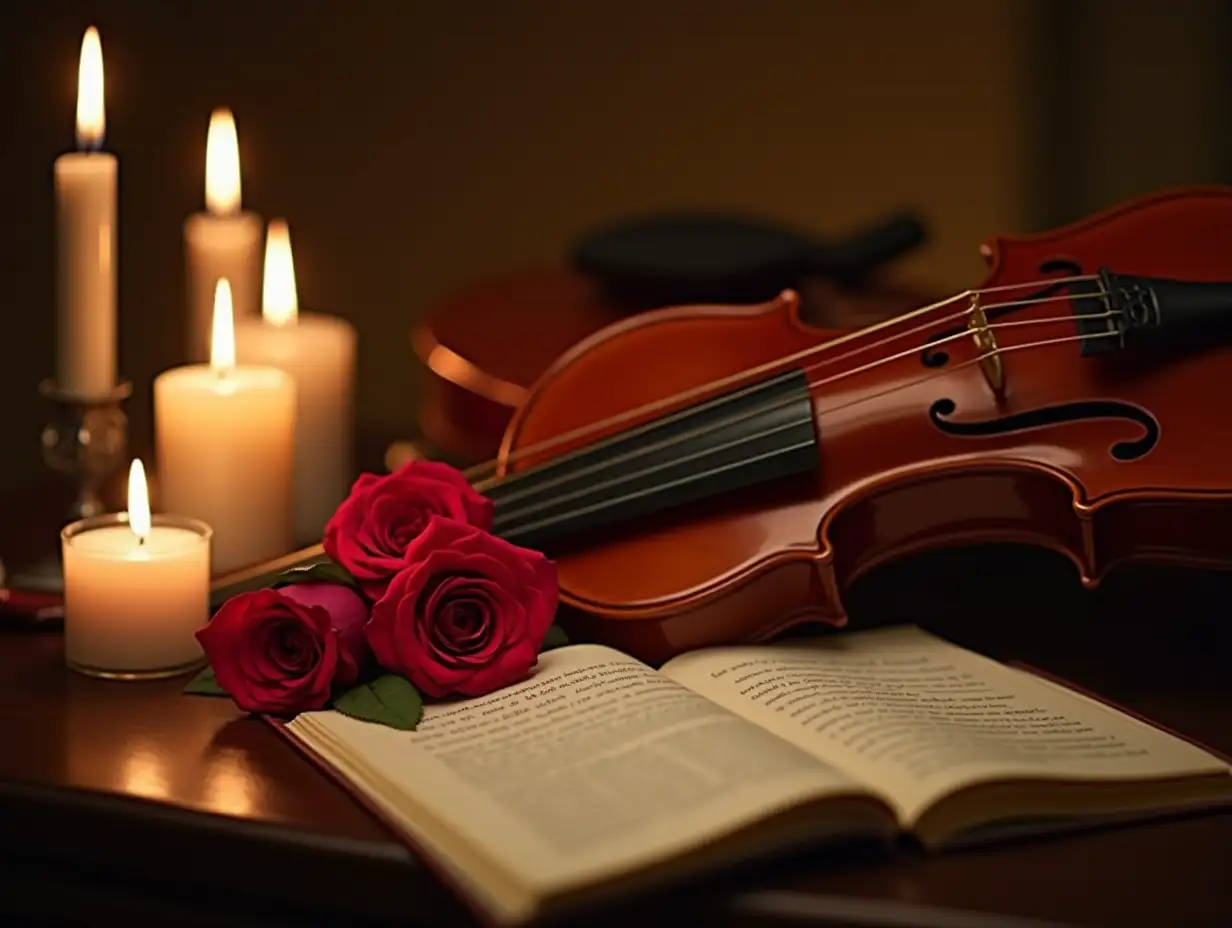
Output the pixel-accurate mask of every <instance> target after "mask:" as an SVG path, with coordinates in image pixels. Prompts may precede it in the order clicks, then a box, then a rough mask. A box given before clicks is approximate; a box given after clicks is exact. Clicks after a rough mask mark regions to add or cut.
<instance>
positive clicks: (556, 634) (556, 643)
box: [539, 625, 569, 653]
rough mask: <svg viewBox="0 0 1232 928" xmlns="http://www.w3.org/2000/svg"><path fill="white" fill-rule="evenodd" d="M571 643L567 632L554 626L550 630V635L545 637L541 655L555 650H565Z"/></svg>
mask: <svg viewBox="0 0 1232 928" xmlns="http://www.w3.org/2000/svg"><path fill="white" fill-rule="evenodd" d="M568 643H569V636H568V635H566V634H565V630H564V629H563V628H561V627H560V626H559V625H553V626H552V627H551V628H549V629H548V633H547V634H546V635H544V636H543V647H541V648H540V649H539V651H540V653H542V652H544V651H551V650H552V649H553V648H563V647H564V646H565V645H567V644H568Z"/></svg>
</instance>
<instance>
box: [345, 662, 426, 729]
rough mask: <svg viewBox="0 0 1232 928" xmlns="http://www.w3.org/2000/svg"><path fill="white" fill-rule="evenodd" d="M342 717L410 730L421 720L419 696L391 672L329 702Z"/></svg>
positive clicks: (403, 679)
mask: <svg viewBox="0 0 1232 928" xmlns="http://www.w3.org/2000/svg"><path fill="white" fill-rule="evenodd" d="M333 707H334V708H335V709H337V710H338V711H339V712H341V713H342V714H343V715H349V716H350V717H351V718H353V719H359V720H360V721H361V722H378V723H379V724H381V725H388V726H389V727H390V728H397V729H399V730H401V731H414V730H415V727H416V726H417V725H418V724H419V720H420V719H421V718H423V697H422V696H420V695H419V690H417V689H415V687H414V686H413V685H411V682H410V681H409V680H407V679H406V678H405V677H399V676H396V675H394V674H391V673H387V674H385V675H384V676H380V677H377V678H376V679H375V680H371V681H369V682H368V683H361V684H360V685H359V686H356V687H353V688H352V689H349V690H347V691H346V692H345V693H343V694H342V695H340V696H338V697H337V698H335V699H334V701H333Z"/></svg>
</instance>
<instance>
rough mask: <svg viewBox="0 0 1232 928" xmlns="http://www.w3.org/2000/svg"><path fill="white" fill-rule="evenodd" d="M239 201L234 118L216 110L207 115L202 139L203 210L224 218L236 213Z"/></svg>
mask: <svg viewBox="0 0 1232 928" xmlns="http://www.w3.org/2000/svg"><path fill="white" fill-rule="evenodd" d="M242 199H243V197H242V193H241V183H240V142H239V136H238V135H237V133H236V131H235V117H234V116H232V115H231V111H230V110H229V109H227V108H226V107H219V108H218V109H216V110H214V112H213V113H211V114H210V129H209V132H208V133H206V137H205V206H206V209H208V210H209V211H210V212H211V213H214V214H215V215H227V214H229V213H235V212H238V211H239V208H240V203H241V201H242Z"/></svg>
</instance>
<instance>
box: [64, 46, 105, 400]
mask: <svg viewBox="0 0 1232 928" xmlns="http://www.w3.org/2000/svg"><path fill="white" fill-rule="evenodd" d="M103 96H104V95H103V50H102V46H101V45H100V43H99V38H98V30H97V29H95V28H94V27H93V26H91V27H90V28H89V29H87V30H86V34H85V37H84V38H83V39H82V40H81V57H80V60H79V62H78V66H77V151H74V152H69V153H67V154H64V155H61V156H60V157H59V158H57V159H56V162H55V167H54V171H53V174H54V178H55V202H56V296H57V319H56V326H57V328H56V380H57V386H58V387H59V389H60V390H62V391H64V392H66V393H77V394H82V395H87V396H101V395H103V394H107V393H110V392H111V391H112V389H114V388H115V379H116V374H115V370H116V271H115V267H116V265H115V261H116V176H117V173H118V163H117V160H116V156H115V155H113V154H111V153H110V152H105V151H102V150H101V148H102V144H103V135H104V131H105V129H106V123H107V118H106V113H105V110H104V105H103Z"/></svg>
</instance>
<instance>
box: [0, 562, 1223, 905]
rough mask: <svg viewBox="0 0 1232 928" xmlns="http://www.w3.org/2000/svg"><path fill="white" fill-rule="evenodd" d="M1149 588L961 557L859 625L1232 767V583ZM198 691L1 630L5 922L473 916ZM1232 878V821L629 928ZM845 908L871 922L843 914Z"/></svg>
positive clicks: (1034, 852) (919, 570) (1062, 842)
mask: <svg viewBox="0 0 1232 928" xmlns="http://www.w3.org/2000/svg"><path fill="white" fill-rule="evenodd" d="M4 555H5V552H4V551H3V550H0V556H4ZM1126 576H1127V577H1129V578H1130V580H1129V581H1126V582H1121V581H1120V580H1118V579H1116V578H1114V581H1113V582H1112V583H1111V585H1110V586H1109V588H1107V589H1105V590H1103V591H1102V592H1101V593H1100V594H1099V595H1098V596H1096V597H1091V596H1090V595H1089V594H1084V593H1082V592H1081V591H1080V590H1078V588H1077V585H1076V582H1075V580H1074V578H1073V575H1072V571H1071V570H1070V568H1069V566H1068V565H1067V564H1064V563H1061V562H1060V561H1059V560H1058V559H1053V558H1051V556H1049V555H1044V554H1039V553H1032V552H1023V551H1017V550H1014V549H1009V550H1008V551H1002V552H1000V553H998V552H994V551H986V552H974V553H971V552H967V553H964V554H963V555H962V556H961V557H958V556H952V555H943V556H940V557H930V558H922V559H918V560H916V561H913V562H910V563H908V564H905V565H901V566H899V567H891V568H888V569H886V570H883V571H881V572H879V573H878V574H876V575H874V576H872V577H870V578H869V579H868V581H867V582H865V583H863V584H861V586H860V587H859V588H858V589H857V590H856V591H854V594H853V614H854V616H855V617H856V619H857V621H863V622H868V621H872V619H871V617H873V616H880V617H891V618H899V619H910V620H917V621H920V622H921V623H922V624H924V625H925V626H926V627H929V628H932V629H933V630H935V631H939V632H941V633H943V634H946V635H949V636H950V637H952V638H954V639H955V640H957V641H959V642H961V643H964V644H968V645H970V646H973V647H976V648H977V649H980V650H982V651H984V652H986V653H989V654H992V655H993V656H995V657H998V658H1002V659H1007V658H1018V659H1024V660H1027V661H1029V662H1031V663H1034V664H1036V665H1037V666H1041V667H1043V668H1045V669H1048V670H1051V671H1053V672H1055V673H1058V674H1060V675H1062V676H1065V677H1067V678H1069V679H1072V680H1075V681H1077V682H1079V683H1082V684H1084V685H1086V686H1088V687H1091V688H1093V689H1096V690H1098V691H1099V692H1101V693H1103V694H1104V695H1106V696H1108V697H1111V698H1113V699H1115V700H1118V701H1120V702H1122V703H1124V704H1126V705H1129V706H1131V707H1133V708H1135V709H1137V710H1139V711H1141V712H1143V713H1146V714H1148V715H1150V716H1152V717H1154V718H1155V719H1157V720H1159V721H1161V722H1163V723H1165V724H1167V725H1170V726H1172V727H1174V728H1176V729H1179V730H1181V731H1183V732H1185V733H1187V734H1190V735H1193V736H1195V737H1197V738H1199V739H1203V740H1205V741H1206V742H1207V743H1209V744H1211V745H1212V746H1213V747H1216V748H1219V749H1222V750H1224V751H1227V752H1232V685H1230V684H1229V680H1230V678H1232V622H1229V621H1228V620H1227V619H1226V618H1225V616H1226V614H1227V612H1228V611H1229V610H1228V607H1227V605H1226V604H1227V603H1230V602H1232V597H1230V596H1229V592H1230V591H1229V583H1228V581H1227V580H1226V578H1222V577H1211V576H1208V575H1204V574H1188V573H1186V574H1179V573H1167V572H1161V573H1160V574H1158V575H1156V574H1154V573H1142V572H1138V573H1135V574H1133V575H1126ZM1220 599H1222V605H1221V603H1220ZM1221 613H1222V614H1223V615H1221ZM182 684H183V681H169V682H159V683H139V684H124V683H107V682H102V681H95V680H90V679H86V678H83V677H79V676H76V675H73V674H71V673H69V672H68V671H66V670H65V669H64V668H63V666H62V641H61V638H60V635H59V634H58V633H56V632H29V631H17V630H13V629H9V630H3V631H0V739H2V742H0V743H2V744H3V745H4V747H3V750H0V923H17V924H23V925H24V924H37V923H38V922H37V921H36V920H34V917H35V916H36V915H39V914H40V913H42V914H43V915H48V914H50V913H56V914H65V915H67V916H68V917H70V918H72V919H78V918H80V919H82V920H83V923H89V924H98V923H100V922H101V921H102V919H103V918H104V917H105V916H107V915H111V916H127V917H129V918H132V917H134V916H136V917H140V918H142V919H143V920H144V922H145V923H148V924H159V925H162V924H181V923H183V924H193V925H214V924H217V925H228V926H237V925H247V924H262V925H279V924H288V925H291V924H294V925H314V924H330V923H335V924H336V923H345V924H347V925H354V926H362V925H386V924H403V925H409V924H417V925H418V924H443V923H457V922H460V921H461V922H464V921H465V916H464V914H463V913H462V911H461V909H460V908H459V907H458V906H457V905H456V903H455V902H454V900H452V899H451V898H450V897H449V896H448V895H446V894H445V893H444V892H443V891H442V890H441V889H440V888H439V887H438V886H437V885H436V884H435V883H434V882H433V881H432V880H431V879H430V878H429V877H428V876H427V875H426V874H425V872H424V871H423V870H422V869H420V868H419V867H418V866H417V864H416V863H415V861H414V860H413V859H412V857H411V856H410V855H409V854H408V852H407V851H406V850H405V849H404V848H403V847H402V846H401V845H400V844H398V843H397V842H396V841H395V840H394V838H393V837H392V835H390V834H389V833H388V832H387V831H386V830H385V829H384V828H383V827H382V826H381V825H380V824H378V823H377V822H375V821H374V820H373V819H371V818H370V817H369V816H368V815H367V814H366V813H365V812H364V811H362V810H361V809H360V808H359V807H358V806H357V805H356V804H355V803H353V802H352V801H351V800H350V799H349V798H348V797H347V796H346V795H345V794H344V793H342V792H341V791H340V790H338V789H337V788H336V787H335V786H333V785H332V784H331V783H330V782H329V781H328V780H327V779H326V778H325V777H324V776H323V775H322V774H320V773H319V772H317V771H316V770H315V769H314V768H313V767H311V766H310V765H309V764H307V763H306V762H304V761H302V760H301V759H300V758H299V756H298V755H297V754H295V753H294V751H293V750H292V749H291V748H290V747H288V746H287V745H286V744H284V743H283V742H282V741H281V740H280V739H279V738H278V737H277V736H276V735H275V734H274V733H273V732H272V731H270V730H269V729H267V728H266V727H265V726H264V724H263V723H261V722H259V721H255V720H251V719H246V718H243V717H242V716H241V714H240V713H239V712H238V711H237V710H236V709H235V708H234V706H233V705H232V704H231V703H230V701H228V700H224V699H208V698H199V697H197V698H189V697H184V696H181V695H180V688H181V686H182ZM1230 867H1232V815H1209V816H1201V817H1195V818H1190V819H1180V820H1173V821H1167V822H1159V823H1154V824H1146V825H1137V826H1132V827H1126V828H1120V829H1116V830H1107V831H1102V832H1089V833H1085V834H1076V835H1070V836H1066V837H1056V838H1044V839H1035V840H1031V841H1024V842H1021V843H1017V844H1007V845H1003V846H999V847H995V848H985V849H981V850H978V851H970V852H965V853H952V854H948V855H944V856H938V857H935V858H930V859H926V858H923V857H919V856H916V855H912V854H910V853H906V852H904V853H903V855H902V856H900V857H896V858H894V859H888V858H886V857H883V856H882V857H874V856H870V855H869V854H867V853H863V854H858V853H854V852H845V853H833V852H832V853H829V854H815V855H811V856H809V857H807V858H804V859H800V860H795V861H792V862H790V863H780V864H776V865H773V866H771V867H769V868H762V869H761V870H759V871H756V872H753V873H750V874H748V875H746V876H744V877H742V878H740V879H724V880H722V881H715V882H714V883H713V884H712V885H708V886H707V885H702V886H699V887H695V888H693V889H691V890H690V891H688V892H687V893H684V894H682V895H678V896H675V897H672V898H668V899H660V900H653V901H650V902H643V903H636V904H635V906H640V908H636V907H635V911H636V912H637V913H640V914H636V915H632V916H631V915H629V914H627V913H625V914H623V915H622V914H621V913H609V915H608V919H609V920H612V921H614V922H620V921H623V920H625V919H628V918H633V917H636V918H637V919H639V920H642V921H646V920H652V921H658V920H660V918H665V917H668V916H671V917H674V918H676V920H679V919H680V918H682V917H683V918H687V921H688V922H690V923H692V922H694V921H700V920H701V919H702V918H703V917H704V918H705V920H706V923H713V924H737V923H739V924H789V923H795V922H791V921H782V920H778V919H776V918H774V917H773V916H772V915H771V914H769V910H770V909H771V908H773V907H774V906H776V905H779V904H780V903H782V902H783V899H784V897H779V896H773V895H768V893H772V892H779V891H783V890H787V891H792V892H795V891H802V892H805V893H808V894H812V895H811V896H810V897H801V896H798V895H797V896H792V897H788V901H789V902H791V904H793V905H795V904H797V903H800V902H801V901H802V900H803V901H804V902H805V904H808V901H809V899H810V898H811V899H812V901H813V902H814V903H816V904H819V905H821V906H823V907H828V909H829V910H830V911H831V912H833V911H834V910H835V909H836V908H837V909H839V910H840V911H839V913H838V914H837V915H835V916H834V917H833V919H832V920H831V921H814V922H812V923H813V924H854V925H859V924H868V925H873V924H876V925H889V924H900V925H901V924H917V925H937V926H941V925H949V924H957V923H955V922H953V921H952V920H950V921H947V920H946V918H945V917H944V916H945V913H944V912H938V911H936V910H935V909H933V908H932V907H946V908H958V909H964V910H970V911H976V912H984V913H999V914H1000V915H1002V916H1006V917H1009V916H1016V917H1018V918H1028V917H1029V918H1036V919H1049V920H1052V921H1053V922H1054V923H1068V924H1081V925H1096V926H1098V925H1109V926H1112V925H1115V926H1129V925H1151V926H1158V925H1165V924H1166V925H1183V924H1232V880H1230V879H1229V873H1230V869H1229V868H1230ZM737 890H739V891H738V892H737ZM844 901H846V903H861V910H860V912H859V913H847V914H843V913H842V911H841V908H842V905H843V904H845V902H844ZM886 904H901V905H907V906H909V907H910V910H911V913H912V915H911V917H912V920H911V921H909V922H904V921H894V920H892V919H891V917H890V916H892V915H895V914H896V913H895V912H891V913H889V914H886V913H885V912H884V911H881V910H879V909H878V908H876V907H877V906H883V905H886ZM646 906H653V907H652V908H646ZM870 906H871V907H870ZM680 913H687V915H685V914H680ZM5 914H7V915H9V916H10V918H11V919H12V921H11V922H5V919H4V918H3V917H2V916H3V915H5ZM17 915H20V916H21V917H20V918H14V917H13V916H17ZM654 916H659V918H655V917H654ZM59 923H63V922H59ZM74 923H76V922H75V921H74ZM587 924H590V925H594V924H599V922H598V921H595V920H591V921H588V922H587ZM962 924H965V925H969V926H971V928H974V926H975V924H976V923H975V922H970V921H968V922H963V923H962ZM980 924H986V923H985V922H980ZM987 924H998V925H1005V926H1006V928H1008V926H1009V924H1010V923H1009V922H1004V921H998V922H994V923H987ZM1013 924H1018V923H1017V922H1014V923H1013Z"/></svg>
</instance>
